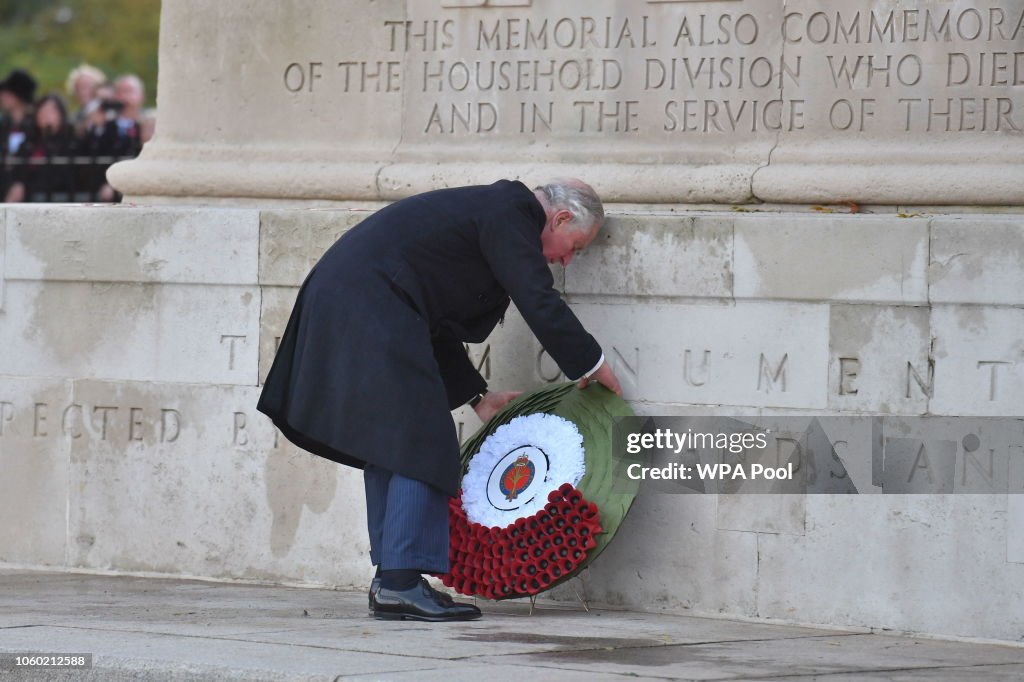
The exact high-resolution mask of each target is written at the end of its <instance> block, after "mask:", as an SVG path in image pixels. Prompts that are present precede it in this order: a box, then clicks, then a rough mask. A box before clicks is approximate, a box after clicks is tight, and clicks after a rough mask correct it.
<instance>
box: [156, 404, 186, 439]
mask: <svg viewBox="0 0 1024 682" xmlns="http://www.w3.org/2000/svg"><path fill="white" fill-rule="evenodd" d="M180 434H181V413H180V412H178V411H177V410H171V409H163V410H160V441H161V442H163V443H173V442H174V441H176V440H178V436H179V435H180Z"/></svg>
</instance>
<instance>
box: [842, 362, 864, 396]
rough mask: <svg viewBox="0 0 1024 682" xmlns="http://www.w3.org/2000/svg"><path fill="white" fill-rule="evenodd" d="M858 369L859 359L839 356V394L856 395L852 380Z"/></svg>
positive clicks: (855, 376)
mask: <svg viewBox="0 0 1024 682" xmlns="http://www.w3.org/2000/svg"><path fill="white" fill-rule="evenodd" d="M859 371H860V360H858V359H857V358H839V395H857V389H856V388H854V387H853V381H854V379H856V378H857V373H858V372H859Z"/></svg>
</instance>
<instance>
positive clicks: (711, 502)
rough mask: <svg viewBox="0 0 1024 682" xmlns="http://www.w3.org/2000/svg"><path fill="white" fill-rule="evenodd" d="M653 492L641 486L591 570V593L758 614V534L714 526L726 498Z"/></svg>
mask: <svg viewBox="0 0 1024 682" xmlns="http://www.w3.org/2000/svg"><path fill="white" fill-rule="evenodd" d="M651 492H652V491H647V494H645V493H644V490H641V493H640V495H639V496H638V497H637V499H636V502H635V503H634V505H633V508H632V509H631V510H630V512H629V516H627V517H626V520H625V521H624V522H623V524H622V526H621V528H619V532H618V534H617V535H616V536H615V542H613V543H612V544H611V545H609V547H608V549H607V550H606V551H604V552H603V553H602V554H601V557H600V558H599V559H598V560H597V561H595V562H594V564H593V565H592V567H591V568H590V570H589V572H588V575H587V576H586V581H587V594H588V595H589V596H590V597H591V598H592V599H595V600H597V601H601V602H606V603H611V604H621V605H627V606H632V605H637V604H652V605H653V604H656V605H658V607H661V608H670V609H693V610H695V611H708V612H729V613H734V614H738V615H745V616H754V615H756V613H757V612H756V610H755V609H756V600H757V589H756V586H757V582H758V579H757V564H758V557H757V534H756V533H741V532H733V531H728V530H726V531H717V530H716V522H715V518H716V507H717V505H720V504H721V502H722V500H724V499H725V497H726V496H724V495H723V496H717V504H716V496H714V495H685V494H681V495H673V494H660V493H656V492H655V493H654V494H651ZM755 497H762V496H755ZM668 566H671V567H672V568H671V570H663V569H662V568H659V567H668Z"/></svg>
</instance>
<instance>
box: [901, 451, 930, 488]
mask: <svg viewBox="0 0 1024 682" xmlns="http://www.w3.org/2000/svg"><path fill="white" fill-rule="evenodd" d="M918 469H924V472H925V474H926V475H927V476H928V482H929V483H932V482H933V481H932V465H931V462H930V461H929V460H928V451H927V450H926V449H925V447H924V443H921V447H920V448H919V449H918V451H917V457H915V458H914V464H913V466H911V467H910V475H909V476H907V483H910V482H911V481H913V480H914V474H915V473H917V470H918Z"/></svg>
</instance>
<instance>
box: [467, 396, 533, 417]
mask: <svg viewBox="0 0 1024 682" xmlns="http://www.w3.org/2000/svg"><path fill="white" fill-rule="evenodd" d="M522 394H523V392H522V391H496V392H495V391H488V392H487V393H485V394H484V397H483V398H482V399H481V400H480V402H478V403H477V404H476V407H474V408H473V410H474V411H475V412H476V416H478V417H480V421H482V422H486V421H487V420H488V419H490V418H491V417H493V416H494V415H495V414H497V412H498V410H500V409H501V408H503V407H505V405H507V404H508V403H509V402H511V401H512V400H515V399H516V398H518V397H519V396H521V395H522Z"/></svg>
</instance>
